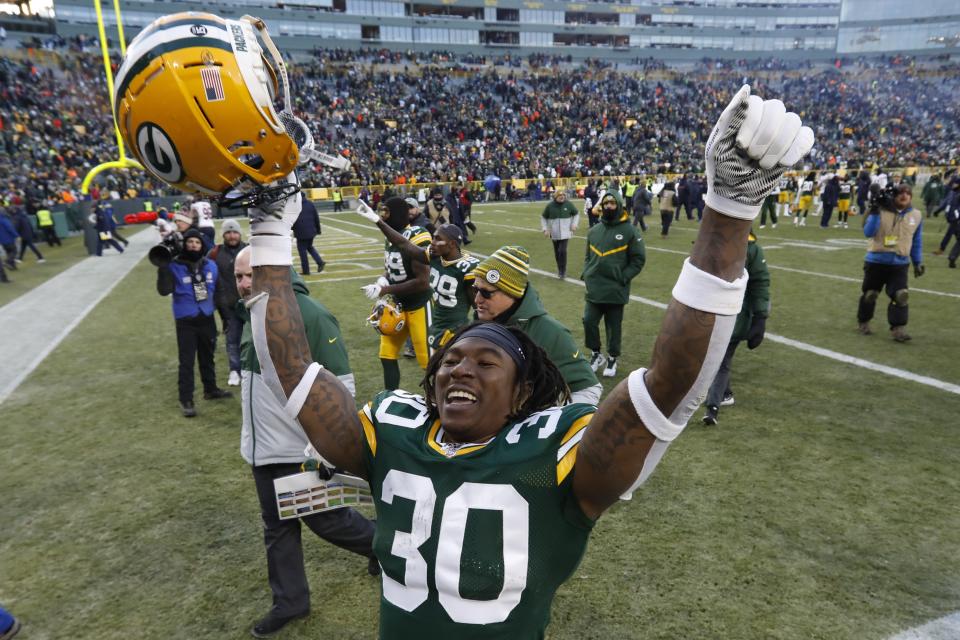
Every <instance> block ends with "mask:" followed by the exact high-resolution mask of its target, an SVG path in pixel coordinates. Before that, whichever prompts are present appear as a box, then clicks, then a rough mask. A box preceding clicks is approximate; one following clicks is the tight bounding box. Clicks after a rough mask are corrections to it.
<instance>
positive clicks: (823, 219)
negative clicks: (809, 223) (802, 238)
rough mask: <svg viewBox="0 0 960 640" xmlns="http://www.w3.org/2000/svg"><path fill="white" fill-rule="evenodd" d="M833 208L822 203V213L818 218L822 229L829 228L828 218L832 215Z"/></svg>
mask: <svg viewBox="0 0 960 640" xmlns="http://www.w3.org/2000/svg"><path fill="white" fill-rule="evenodd" d="M833 207H834V205H832V204H826V203H824V205H823V213H822V214H821V216H820V226H821V227H823V228H824V229H826V228H827V227H829V226H830V217H831V216H832V215H833Z"/></svg>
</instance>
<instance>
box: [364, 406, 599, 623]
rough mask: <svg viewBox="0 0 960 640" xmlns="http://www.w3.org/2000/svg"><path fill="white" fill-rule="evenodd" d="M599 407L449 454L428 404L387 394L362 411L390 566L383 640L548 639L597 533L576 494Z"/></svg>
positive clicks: (511, 428) (529, 422)
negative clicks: (558, 604) (553, 615)
mask: <svg viewBox="0 0 960 640" xmlns="http://www.w3.org/2000/svg"><path fill="white" fill-rule="evenodd" d="M594 411H596V408H595V407H593V406H592V405H587V404H571V405H567V406H564V407H554V408H551V409H547V410H545V411H541V412H539V413H535V414H533V415H531V416H529V417H527V418H526V419H524V420H519V421H516V422H511V423H508V424H507V425H506V426H505V427H504V428H503V429H502V430H501V431H500V432H499V433H497V435H495V436H494V437H493V438H491V439H490V440H488V441H486V442H483V443H477V444H471V445H464V446H459V448H451V447H450V445H448V444H444V443H443V429H442V427H441V426H440V421H439V420H433V419H431V418H430V417H429V415H428V411H427V407H426V405H425V403H424V400H423V398H422V397H420V396H415V395H413V394H410V393H407V392H404V391H385V392H382V393H381V394H379V395H378V396H377V397H376V398H375V399H374V401H373V402H371V403H369V404H367V405H366V406H365V407H364V408H363V409H362V410H361V411H360V421H361V423H362V424H363V430H364V435H365V441H366V446H365V463H366V466H367V477H368V479H369V481H370V488H371V491H372V493H373V497H374V504H375V505H376V509H377V531H376V535H375V537H374V551H375V552H376V554H377V558H378V559H379V560H380V564H381V566H382V567H383V592H382V595H381V599H380V638H384V639H397V640H413V639H416V640H433V639H436V640H450V639H451V638H455V639H456V640H472V639H479V638H509V639H510V640H532V639H534V638H543V637H544V630H545V629H546V626H547V624H548V623H549V621H550V605H551V603H552V601H553V597H554V594H555V593H556V590H557V588H558V587H559V586H560V585H561V584H563V582H564V581H565V580H567V579H568V578H569V577H570V576H571V575H572V574H573V572H574V570H575V569H576V568H577V565H578V564H579V562H580V559H581V558H582V557H583V553H584V550H585V549H586V545H587V538H588V537H589V535H590V530H591V528H592V527H593V521H592V520H590V519H589V518H588V517H587V516H586V515H585V514H584V513H583V511H582V510H581V508H580V505H579V503H578V501H577V499H576V497H575V496H574V494H573V489H572V484H573V483H572V481H573V474H572V473H571V471H572V470H573V467H574V464H575V463H576V455H577V449H578V447H579V442H580V439H581V438H582V437H583V434H584V432H585V429H586V427H587V425H588V424H589V422H590V420H591V419H592V418H593V413H594Z"/></svg>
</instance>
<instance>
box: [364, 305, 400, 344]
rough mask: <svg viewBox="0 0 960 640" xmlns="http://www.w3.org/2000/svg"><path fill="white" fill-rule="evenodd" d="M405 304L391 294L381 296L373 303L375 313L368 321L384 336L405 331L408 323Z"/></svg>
mask: <svg viewBox="0 0 960 640" xmlns="http://www.w3.org/2000/svg"><path fill="white" fill-rule="evenodd" d="M406 322H407V321H406V316H405V315H404V313H403V306H402V305H401V304H400V303H399V302H396V301H395V300H394V299H393V298H392V297H391V296H387V297H385V298H380V299H379V300H377V302H376V303H375V304H374V305H373V313H371V314H370V317H369V318H367V323H369V324H370V326H372V327H373V328H374V329H376V330H377V333H379V334H380V335H382V336H395V335H397V334H398V333H400V332H401V331H403V326H404V325H405V324H406Z"/></svg>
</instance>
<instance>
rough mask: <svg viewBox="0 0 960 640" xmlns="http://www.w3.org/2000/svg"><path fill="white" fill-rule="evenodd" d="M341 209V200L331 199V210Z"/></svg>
mask: <svg viewBox="0 0 960 640" xmlns="http://www.w3.org/2000/svg"><path fill="white" fill-rule="evenodd" d="M337 211H343V200H334V201H333V212H334V213H336V212H337Z"/></svg>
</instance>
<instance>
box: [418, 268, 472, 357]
mask: <svg viewBox="0 0 960 640" xmlns="http://www.w3.org/2000/svg"><path fill="white" fill-rule="evenodd" d="M478 264H480V260H478V259H477V258H475V257H473V256H471V255H468V254H464V255H462V256H460V257H459V258H457V259H456V260H452V261H450V262H447V261H446V260H444V259H443V258H441V257H440V256H434V257H433V258H431V259H430V289H432V290H433V322H432V323H431V324H430V334H429V337H428V338H427V342H428V343H429V345H430V348H431V349H436V348H438V347H442V346H443V345H444V344H445V343H446V342H447V340H449V339H450V338H451V337H452V336H453V334H454V333H455V332H456V331H457V329H459V328H460V327H462V326H463V325H465V324H467V323H468V322H469V320H468V318H467V314H468V313H469V312H470V309H471V308H472V304H471V303H472V302H473V301H472V300H471V299H470V288H471V286H472V285H473V270H474V269H475V268H476V266H477V265H478Z"/></svg>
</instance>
